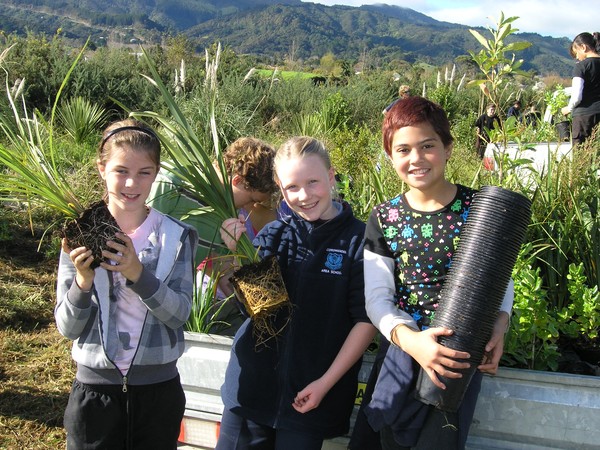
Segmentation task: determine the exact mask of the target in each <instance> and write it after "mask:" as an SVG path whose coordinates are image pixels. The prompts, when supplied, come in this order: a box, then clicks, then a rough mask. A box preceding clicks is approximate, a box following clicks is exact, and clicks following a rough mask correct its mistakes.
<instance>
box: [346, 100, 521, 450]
mask: <svg viewBox="0 0 600 450" xmlns="http://www.w3.org/2000/svg"><path fill="white" fill-rule="evenodd" d="M382 134H383V146H384V149H385V152H386V153H387V155H388V156H389V157H390V159H391V160H392V165H393V166H394V169H395V170H396V173H397V174H398V176H399V177H400V178H401V179H402V181H403V182H404V183H406V185H407V186H408V191H406V192H405V193H403V194H400V195H398V196H396V197H394V198H393V199H391V200H388V201H386V202H384V203H382V204H380V205H378V206H376V207H375V208H374V209H373V212H372V213H371V216H370V217H369V220H368V222H367V228H366V231H365V250H364V275H365V307H366V309H367V314H368V316H369V318H370V319H371V321H372V322H373V325H375V326H376V327H377V328H378V329H379V331H380V332H381V334H382V335H383V338H382V339H381V348H380V354H379V355H378V358H377V359H378V363H376V364H375V366H374V371H378V373H376V383H375V385H374V389H373V393H372V396H371V398H370V399H367V398H363V405H364V407H362V409H361V411H360V412H359V418H358V419H357V420H359V421H360V420H363V419H364V418H365V417H366V418H367V419H368V423H369V424H370V426H371V428H372V429H373V431H375V432H379V434H380V438H379V441H380V443H379V442H377V441H376V442H374V443H372V444H366V443H365V442H364V441H363V442H362V444H360V445H358V443H355V442H357V441H359V440H360V438H361V437H360V436H356V435H355V436H353V441H354V442H353V443H352V444H351V447H350V448H353V449H354V448H356V449H359V448H360V449H364V448H369V449H375V448H378V447H379V445H381V448H382V449H383V450H404V449H411V448H414V449H419V450H421V449H423V450H425V449H427V450H433V449H436V450H437V449H444V450H458V449H463V448H464V446H465V441H466V438H467V433H468V430H469V426H470V423H471V419H472V417H473V412H474V409H475V403H476V400H477V396H478V393H479V387H480V383H481V372H487V373H491V374H494V373H495V372H496V370H497V369H498V363H499V361H500V357H501V355H502V352H503V342H504V332H505V331H506V329H507V326H508V319H509V314H510V311H511V307H512V293H513V290H512V286H509V289H507V292H506V295H505V299H504V302H503V305H502V307H501V311H500V313H498V316H497V318H496V322H495V328H494V333H493V336H492V337H491V339H490V341H489V342H488V343H487V345H486V356H485V360H484V361H482V362H481V365H479V366H478V369H479V373H477V374H476V375H475V376H473V378H472V380H471V383H470V385H469V389H468V392H467V393H466V395H465V398H464V400H463V403H462V405H461V407H460V408H459V410H458V412H456V413H449V412H444V411H441V410H438V409H436V408H434V407H433V406H430V405H426V404H424V403H421V402H419V401H418V400H416V399H415V397H414V393H415V386H416V379H417V375H418V374H419V371H420V370H422V373H423V376H427V377H429V378H430V379H431V381H432V382H433V383H434V384H435V385H436V386H438V387H439V388H441V389H445V386H444V384H443V383H442V381H441V379H440V376H442V377H445V378H448V379H452V378H460V377H461V376H462V375H461V373H460V372H459V370H460V369H465V368H467V367H469V363H467V362H465V361H464V360H465V359H468V358H469V355H468V354H467V353H466V352H463V351H457V350H453V349H451V348H448V347H445V346H443V345H441V344H439V343H438V338H439V337H441V336H449V335H451V334H452V330H449V329H447V328H443V327H430V325H431V323H432V320H433V317H434V315H435V312H436V309H437V307H438V303H439V301H440V292H441V290H442V286H443V284H444V281H445V279H446V275H447V273H448V269H449V267H450V262H451V260H452V257H453V254H454V251H455V247H456V245H457V243H458V240H459V237H460V231H461V229H462V226H463V225H464V223H465V220H466V218H467V216H468V213H469V208H470V205H471V202H472V200H473V197H474V196H475V195H476V192H477V191H474V190H473V189H470V188H468V187H466V186H462V185H457V184H454V183H452V182H450V181H448V180H447V179H446V177H445V173H444V172H445V168H446V163H447V162H448V160H449V159H450V156H451V154H452V145H453V137H452V135H451V133H450V123H449V122H448V118H447V116H446V113H445V111H444V110H443V109H442V108H441V107H440V106H439V105H437V104H435V103H433V102H431V101H429V100H427V99H425V98H422V97H417V96H415V97H410V98H408V99H405V100H403V101H402V102H398V103H397V104H396V105H395V106H394V107H393V108H392V109H391V110H390V111H389V112H388V114H387V115H386V116H385V119H384V120H383V128H382ZM373 378H375V375H373V377H372V378H370V382H371V383H372V380H373ZM371 388H373V386H371ZM368 389H369V388H368ZM365 397H366V396H365ZM361 415H363V416H361ZM359 423H361V422H359ZM363 432H364V428H363ZM370 438H371V439H373V438H375V439H376V435H373V434H372V433H371V436H370Z"/></svg>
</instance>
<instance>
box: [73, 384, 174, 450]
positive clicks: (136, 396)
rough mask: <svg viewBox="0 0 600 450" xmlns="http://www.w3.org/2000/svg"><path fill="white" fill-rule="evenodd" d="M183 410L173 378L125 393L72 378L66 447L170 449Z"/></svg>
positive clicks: (83, 449)
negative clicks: (73, 380)
mask: <svg viewBox="0 0 600 450" xmlns="http://www.w3.org/2000/svg"><path fill="white" fill-rule="evenodd" d="M184 410H185V394H184V393H183V388H182V387H181V383H180V381H179V376H177V377H175V378H173V379H172V380H169V381H165V382H162V383H156V384H150V385H144V386H131V385H130V386H127V392H123V388H122V387H121V386H120V385H118V386H117V385H89V384H83V383H80V382H79V381H77V380H75V382H74V383H73V387H72V389H71V394H70V395H69V403H68V405H67V409H66V411H65V429H66V431H67V449H68V450H138V449H139V450H148V449H153V450H174V449H176V448H177V438H178V437H179V430H180V427H181V419H182V418H183V412H184Z"/></svg>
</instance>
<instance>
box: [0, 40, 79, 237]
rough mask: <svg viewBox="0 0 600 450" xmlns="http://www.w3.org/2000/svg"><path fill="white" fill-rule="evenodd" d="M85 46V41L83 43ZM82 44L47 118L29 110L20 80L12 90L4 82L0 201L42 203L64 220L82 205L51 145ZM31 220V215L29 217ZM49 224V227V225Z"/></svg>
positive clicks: (1, 117) (77, 212) (76, 214)
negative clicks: (60, 105)
mask: <svg viewBox="0 0 600 450" xmlns="http://www.w3.org/2000/svg"><path fill="white" fill-rule="evenodd" d="M86 45H87V44H86ZM85 47H86V46H84V47H83V48H82V49H81V51H80V52H79V54H78V56H77V58H76V59H75V61H74V62H73V64H72V65H71V67H70V69H69V71H68V73H67V75H66V77H65V79H64V80H63V82H62V84H61V86H60V88H59V90H58V93H57V94H56V98H55V101H54V105H53V108H52V111H51V116H50V120H49V121H46V120H45V119H44V117H43V116H42V115H41V114H40V113H39V112H34V113H29V112H28V111H27V105H26V104H25V100H24V97H23V95H22V93H23V86H24V84H25V83H26V80H23V81H22V83H21V85H20V86H19V88H18V89H17V90H16V91H15V92H11V89H10V88H9V86H8V81H7V82H6V93H7V97H8V103H9V106H10V111H11V112H12V115H2V116H0V130H1V131H2V133H3V135H4V138H5V139H4V142H6V143H7V144H6V145H4V144H0V166H2V168H3V169H2V171H1V172H0V186H2V187H0V201H13V202H16V201H24V202H25V203H26V204H27V205H28V206H29V207H31V206H33V205H36V204H42V205H44V206H47V207H49V208H51V209H53V210H55V211H57V212H58V213H60V215H61V216H62V217H63V218H64V219H75V218H77V217H78V216H79V215H80V213H81V212H83V211H84V210H85V207H84V206H83V204H82V203H81V202H80V200H79V199H78V198H77V196H76V194H75V192H74V191H73V189H72V187H71V184H70V182H69V181H68V180H67V179H66V177H65V176H64V174H63V173H62V172H61V171H60V170H59V167H58V154H57V151H56V148H55V147H54V142H53V136H54V118H55V114H56V110H57V105H58V102H59V99H60V96H61V93H62V92H63V90H64V88H65V86H66V84H67V81H68V79H69V77H70V75H71V73H72V71H73V69H74V68H75V66H76V65H77V63H78V61H79V60H80V59H81V57H82V55H83V51H84V50H85ZM30 221H31V218H30ZM53 225H56V224H51V225H50V227H49V228H52V226H53Z"/></svg>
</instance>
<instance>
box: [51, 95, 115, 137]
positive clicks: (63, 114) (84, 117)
mask: <svg viewBox="0 0 600 450" xmlns="http://www.w3.org/2000/svg"><path fill="white" fill-rule="evenodd" d="M58 117H59V118H60V123H61V124H62V126H63V128H64V129H65V131H66V132H67V134H68V135H69V136H70V137H71V138H72V139H73V142H74V143H75V144H83V143H84V142H86V141H87V140H89V139H90V138H92V137H96V134H97V132H98V130H99V129H100V128H101V127H102V126H103V125H104V123H105V122H106V119H107V117H108V113H107V111H106V110H105V109H104V108H102V107H100V106H99V105H97V104H94V103H92V102H90V101H89V100H88V99H85V98H82V97H74V98H71V99H69V100H67V101H66V102H65V103H63V104H62V105H61V106H60V108H59V109H58Z"/></svg>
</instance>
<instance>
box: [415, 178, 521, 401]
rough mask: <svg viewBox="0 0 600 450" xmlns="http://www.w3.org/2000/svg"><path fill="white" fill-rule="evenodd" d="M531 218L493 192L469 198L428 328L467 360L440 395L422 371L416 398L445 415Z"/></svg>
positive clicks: (487, 331) (490, 323)
mask: <svg viewBox="0 0 600 450" xmlns="http://www.w3.org/2000/svg"><path fill="white" fill-rule="evenodd" d="M530 217H531V201H530V200H529V199H528V198H526V197H524V196H523V195H521V194H518V193H515V192H513V191H509V190H507V189H503V188H500V187H496V186H484V187H482V188H481V190H480V191H479V192H478V193H477V194H476V195H475V196H474V198H473V203H472V205H471V211H470V212H469V215H468V217H467V220H466V222H465V224H464V227H463V230H462V232H461V234H460V241H459V244H458V247H457V249H456V251H455V253H454V257H453V259H452V262H451V266H450V269H449V271H448V275H447V277H446V281H445V283H444V286H443V287H442V290H441V292H440V302H439V305H438V308H437V310H436V312H435V317H434V319H433V320H432V323H431V326H432V327H445V328H449V329H451V330H453V334H452V335H451V336H444V337H442V338H440V339H439V343H440V344H442V345H444V346H446V347H448V348H452V349H454V350H460V351H465V352H468V353H469V354H470V358H469V359H468V360H467V361H468V362H469V363H470V367H469V369H466V370H463V371H461V373H462V375H463V376H462V378H458V379H455V378H445V377H441V376H440V377H439V378H440V380H441V381H442V382H443V383H444V384H445V385H446V389H445V390H443V389H439V388H438V387H437V386H436V385H435V384H433V382H432V381H431V379H430V378H429V376H428V375H427V374H426V373H425V372H424V371H423V370H422V369H421V372H420V374H419V378H418V381H417V392H416V397H417V398H418V399H419V400H421V401H422V402H424V403H427V404H430V405H434V406H435V407H437V408H439V409H441V410H444V411H449V412H455V411H457V410H458V408H459V407H460V404H461V403H462V399H463V397H464V395H465V393H466V391H467V389H468V387H469V383H470V381H471V378H472V377H473V374H474V373H475V371H476V370H477V366H479V364H481V361H482V360H483V356H484V352H485V345H486V344H487V342H488V341H489V339H490V338H491V336H492V332H493V329H494V324H495V321H496V317H497V315H498V311H499V310H500V306H501V305H502V300H503V299H504V294H505V292H506V288H507V286H508V284H509V282H510V277H511V274H512V269H513V267H514V265H515V262H516V260H517V257H518V254H519V250H520V248H521V244H522V243H523V239H524V238H525V232H526V230H527V226H528V225H529V220H530Z"/></svg>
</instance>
